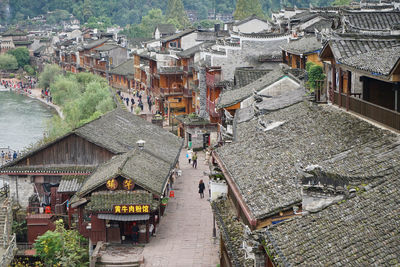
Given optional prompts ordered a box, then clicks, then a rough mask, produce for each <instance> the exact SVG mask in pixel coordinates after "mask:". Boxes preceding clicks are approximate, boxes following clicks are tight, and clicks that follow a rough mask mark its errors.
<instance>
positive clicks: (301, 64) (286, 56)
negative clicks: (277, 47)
mask: <svg viewBox="0 0 400 267" xmlns="http://www.w3.org/2000/svg"><path fill="white" fill-rule="evenodd" d="M281 48H282V58H283V62H284V63H285V64H287V65H288V66H289V67H291V68H297V69H306V63H307V62H313V63H315V64H317V65H320V66H322V62H321V60H320V59H319V57H318V53H319V51H320V50H321V48H322V44H321V42H320V41H319V40H318V39H317V38H316V37H315V36H306V37H302V38H301V39H299V40H293V41H290V42H289V43H287V44H285V45H283V46H281Z"/></svg>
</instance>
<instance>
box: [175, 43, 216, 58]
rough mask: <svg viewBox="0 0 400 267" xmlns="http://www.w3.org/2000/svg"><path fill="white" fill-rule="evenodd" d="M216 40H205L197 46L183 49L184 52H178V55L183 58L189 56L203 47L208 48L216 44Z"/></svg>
mask: <svg viewBox="0 0 400 267" xmlns="http://www.w3.org/2000/svg"><path fill="white" fill-rule="evenodd" d="M214 44H215V42H204V43H201V44H198V45H195V46H192V47H191V48H188V49H186V50H183V51H182V52H179V53H177V54H176V55H177V56H179V57H181V58H188V57H190V56H192V55H194V54H196V53H197V52H200V51H201V49H202V48H208V47H211V46H212V45H214Z"/></svg>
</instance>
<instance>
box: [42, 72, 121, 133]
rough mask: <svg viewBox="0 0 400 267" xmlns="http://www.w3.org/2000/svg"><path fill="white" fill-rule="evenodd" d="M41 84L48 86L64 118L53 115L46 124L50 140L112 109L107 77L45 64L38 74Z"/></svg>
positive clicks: (43, 86) (112, 103) (112, 104)
mask: <svg viewBox="0 0 400 267" xmlns="http://www.w3.org/2000/svg"><path fill="white" fill-rule="evenodd" d="M39 84H40V86H41V87H42V88H50V93H51V96H52V98H53V103H54V104H56V105H58V106H60V107H61V109H62V112H63V115H64V119H61V118H60V117H58V116H54V117H53V118H52V119H51V121H50V122H49V123H48V125H47V129H48V137H47V139H46V140H44V141H50V140H53V139H54V138H56V137H58V136H61V135H63V134H65V133H67V132H68V131H70V130H72V129H74V128H77V127H79V126H82V125H83V124H85V123H87V122H90V121H92V120H94V119H96V118H98V117H99V116H101V115H102V114H104V113H106V112H108V111H111V110H112V109H114V101H113V98H112V96H111V92H110V90H109V88H108V83H107V81H106V80H105V79H104V78H102V77H100V76H98V75H94V74H91V73H85V72H82V73H78V74H68V75H62V71H61V69H60V68H59V67H58V66H57V65H47V66H45V69H44V71H43V73H42V74H41V75H40V76H39Z"/></svg>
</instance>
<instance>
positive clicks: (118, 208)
mask: <svg viewBox="0 0 400 267" xmlns="http://www.w3.org/2000/svg"><path fill="white" fill-rule="evenodd" d="M113 213H114V214H144V213H150V205H130V204H129V205H114V206H113Z"/></svg>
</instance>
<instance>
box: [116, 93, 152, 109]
mask: <svg viewBox="0 0 400 267" xmlns="http://www.w3.org/2000/svg"><path fill="white" fill-rule="evenodd" d="M129 92H130V94H129V95H128V96H127V97H124V96H123V94H122V93H121V91H119V90H118V91H117V94H118V96H119V97H120V98H121V100H122V101H123V102H125V104H126V106H127V107H128V108H130V110H131V112H134V111H135V109H136V107H139V108H140V111H141V112H143V110H144V104H143V100H144V99H143V91H140V90H134V89H131V90H129ZM146 102H147V105H148V107H149V111H150V112H151V108H152V106H153V105H154V100H153V98H152V97H151V96H150V95H147V99H146Z"/></svg>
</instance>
